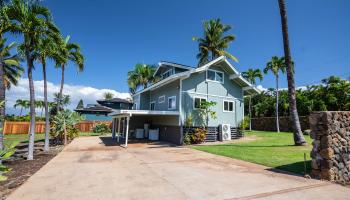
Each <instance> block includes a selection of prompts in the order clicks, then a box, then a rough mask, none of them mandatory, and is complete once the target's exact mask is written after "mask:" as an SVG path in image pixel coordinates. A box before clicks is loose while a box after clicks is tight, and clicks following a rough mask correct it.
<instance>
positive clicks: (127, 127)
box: [125, 116, 130, 147]
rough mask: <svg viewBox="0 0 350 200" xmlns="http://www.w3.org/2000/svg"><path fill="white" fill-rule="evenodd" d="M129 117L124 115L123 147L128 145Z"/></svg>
mask: <svg viewBox="0 0 350 200" xmlns="http://www.w3.org/2000/svg"><path fill="white" fill-rule="evenodd" d="M129 119H130V116H127V117H126V133H125V147H127V146H128V136H129Z"/></svg>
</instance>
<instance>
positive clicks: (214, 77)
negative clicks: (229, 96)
mask: <svg viewBox="0 0 350 200" xmlns="http://www.w3.org/2000/svg"><path fill="white" fill-rule="evenodd" d="M207 80H210V81H216V82H220V83H223V82H224V73H223V72H220V71H216V70H212V69H208V70H207Z"/></svg>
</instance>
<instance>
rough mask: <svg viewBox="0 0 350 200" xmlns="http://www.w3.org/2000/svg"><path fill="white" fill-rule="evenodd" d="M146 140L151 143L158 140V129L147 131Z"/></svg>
mask: <svg viewBox="0 0 350 200" xmlns="http://www.w3.org/2000/svg"><path fill="white" fill-rule="evenodd" d="M148 139H149V140H153V141H155V140H159V129H149V132H148Z"/></svg>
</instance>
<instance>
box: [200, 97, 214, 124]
mask: <svg viewBox="0 0 350 200" xmlns="http://www.w3.org/2000/svg"><path fill="white" fill-rule="evenodd" d="M215 105H216V102H213V101H203V102H201V105H200V109H198V115H199V117H200V118H201V120H202V126H203V128H205V127H208V124H209V117H210V118H212V119H216V118H217V116H216V112H215V111H213V110H212V107H213V106H215Z"/></svg>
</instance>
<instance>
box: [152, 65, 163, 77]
mask: <svg viewBox="0 0 350 200" xmlns="http://www.w3.org/2000/svg"><path fill="white" fill-rule="evenodd" d="M161 66H162V65H161V63H160V62H159V63H158V67H157V69H156V71H154V74H153V76H155V75H156V74H157V72H158V70H159V68H160V67H161Z"/></svg>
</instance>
